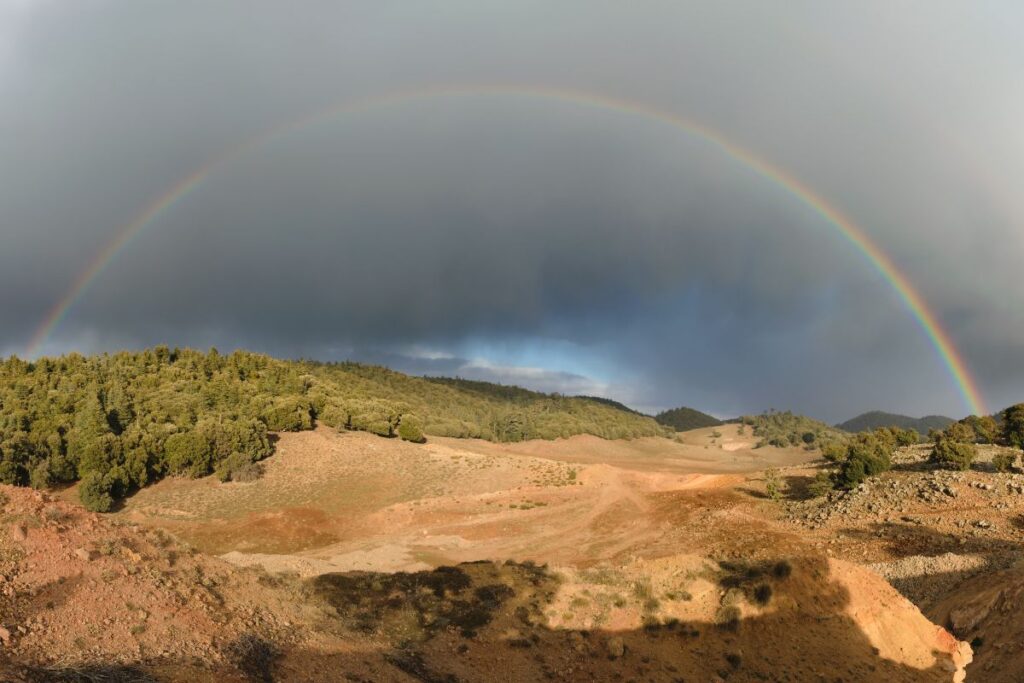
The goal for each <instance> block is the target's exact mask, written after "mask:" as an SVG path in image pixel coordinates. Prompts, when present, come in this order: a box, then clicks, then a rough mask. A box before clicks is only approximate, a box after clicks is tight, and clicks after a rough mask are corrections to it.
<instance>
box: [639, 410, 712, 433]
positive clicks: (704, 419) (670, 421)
mask: <svg viewBox="0 0 1024 683" xmlns="http://www.w3.org/2000/svg"><path fill="white" fill-rule="evenodd" d="M654 419H655V420H656V421H657V422H658V424H663V425H665V426H666V427H671V428H672V429H674V430H676V431H677V432H686V431H689V430H691V429H700V428H701V427H717V426H718V425H720V424H722V421H721V420H719V419H718V418H717V417H712V416H711V415H708V414H707V413H702V412H700V411H699V410H694V409H693V408H687V407H685V406H683V407H680V408H673V409H672V410H666V411H664V412H662V413H658V414H657V415H655V416H654Z"/></svg>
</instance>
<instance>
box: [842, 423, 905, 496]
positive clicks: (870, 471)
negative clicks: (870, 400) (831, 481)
mask: <svg viewBox="0 0 1024 683" xmlns="http://www.w3.org/2000/svg"><path fill="white" fill-rule="evenodd" d="M894 443H895V441H894V440H888V439H886V440H883V439H880V438H879V437H878V436H877V435H876V434H873V433H866V434H858V435H857V438H856V439H854V440H853V441H852V442H850V444H849V446H847V450H846V460H844V461H843V463H842V464H841V465H840V467H839V472H838V473H837V474H836V486H837V487H838V488H844V489H847V490H849V489H853V488H855V487H856V486H857V485H859V484H860V483H861V482H862V481H864V480H865V479H867V478H868V477H873V476H875V475H876V474H881V473H882V472H885V471H886V470H888V469H890V468H891V467H892V459H891V455H890V454H891V449H892V447H893V445H894Z"/></svg>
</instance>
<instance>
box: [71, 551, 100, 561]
mask: <svg viewBox="0 0 1024 683" xmlns="http://www.w3.org/2000/svg"><path fill="white" fill-rule="evenodd" d="M75 557H77V558H78V559H80V560H81V561H82V562H92V561H93V560H95V559H96V557H97V553H96V551H95V550H89V549H87V548H75Z"/></svg>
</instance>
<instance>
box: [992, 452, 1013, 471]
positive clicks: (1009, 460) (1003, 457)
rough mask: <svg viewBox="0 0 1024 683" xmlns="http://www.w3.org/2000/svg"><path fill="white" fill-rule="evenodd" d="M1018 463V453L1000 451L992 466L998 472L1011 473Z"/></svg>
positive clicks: (994, 457) (993, 459)
mask: <svg viewBox="0 0 1024 683" xmlns="http://www.w3.org/2000/svg"><path fill="white" fill-rule="evenodd" d="M1016 463H1017V452H1016V451H1012V450H1008V449H1000V450H999V451H998V452H997V453H996V454H995V455H993V456H992V466H993V467H995V468H996V472H1009V471H1010V470H1011V469H1013V467H1014V465H1016Z"/></svg>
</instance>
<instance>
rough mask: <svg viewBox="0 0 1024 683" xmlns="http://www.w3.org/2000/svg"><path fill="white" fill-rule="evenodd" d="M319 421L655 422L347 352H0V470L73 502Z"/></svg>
mask: <svg viewBox="0 0 1024 683" xmlns="http://www.w3.org/2000/svg"><path fill="white" fill-rule="evenodd" d="M318 422H319V423H323V424H326V425H329V426H332V427H335V428H337V429H356V430H365V431H368V432H372V433H374V434H379V435H381V436H386V437H392V436H395V435H396V433H397V434H398V436H401V437H403V438H408V440H410V441H422V439H423V438H424V435H439V436H457V437H477V438H483V439H489V440H493V441H519V440H523V439H534V438H542V439H552V438H557V437H567V436H572V435H574V434H593V435H595V436H599V437H603V438H632V437H640V436H654V435H660V434H663V433H664V428H663V427H661V426H659V425H658V424H657V423H656V422H655V421H654V420H653V419H652V418H650V417H646V416H643V415H640V414H639V413H636V412H633V411H630V410H626V409H621V408H618V407H616V406H615V405H613V404H611V403H609V402H602V401H599V400H595V399H587V398H570V397H565V396H561V395H559V394H540V393H536V392H532V391H527V390H525V389H519V388H517V387H505V386H501V385H496V384H488V383H485V382H466V381H463V380H450V379H425V378H419V377H409V376H407V375H403V374H401V373H397V372H393V371H391V370H388V369H386V368H381V367H374V366H366V365H359V364H355V363H315V362H311V361H281V360H276V359H273V358H270V357H268V356H264V355H260V354H254V353H247V352H242V351H238V352H235V353H232V354H230V355H222V354H220V353H218V352H217V350H216V349H211V350H210V352H209V353H202V352H199V351H192V350H187V349H186V350H179V349H173V350H172V349H169V348H167V347H165V346H158V347H155V348H152V349H147V350H145V351H141V352H133V353H129V352H124V353H117V354H113V355H106V354H105V355H98V356H90V357H86V356H82V355H79V354H69V355H67V356H62V357H59V358H40V359H39V360H37V361H35V362H27V361H23V360H20V359H18V358H15V357H12V358H9V359H7V360H5V361H0V483H5V484H13V485H17V486H28V485H31V486H35V487H37V488H46V487H50V486H59V485H62V484H69V483H73V482H76V481H80V482H81V484H80V486H79V492H80V498H81V500H82V503H83V504H84V505H85V506H86V507H88V508H89V509H90V510H95V511H107V510H110V509H112V508H113V507H114V505H115V503H116V501H117V500H119V499H121V498H123V497H124V496H126V495H128V494H130V493H131V492H132V491H134V490H136V489H138V488H141V487H143V486H146V485H147V484H149V483H152V482H153V481H155V480H157V479H160V478H161V477H165V476H169V475H176V476H186V477H203V476H207V475H209V474H212V473H214V472H216V473H217V474H218V476H220V477H221V478H224V479H226V480H227V479H229V480H231V481H242V480H247V479H250V478H252V477H254V476H258V474H259V471H260V468H259V467H258V466H256V465H255V463H258V462H259V461H260V460H262V459H264V458H266V457H267V456H269V455H270V454H271V453H272V452H273V447H272V444H271V441H270V437H269V433H270V432H277V431H297V430H304V429H311V428H312V427H314V426H315V425H316V424H317V423H318ZM403 424H404V425H405V426H404V428H403V426H402V425H403Z"/></svg>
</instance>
